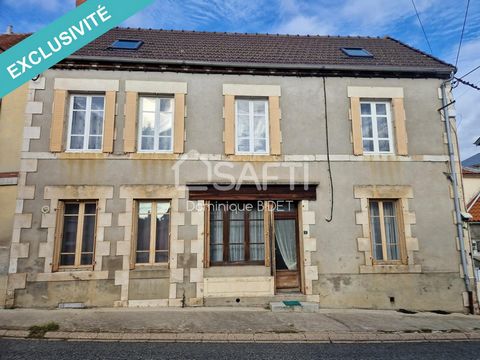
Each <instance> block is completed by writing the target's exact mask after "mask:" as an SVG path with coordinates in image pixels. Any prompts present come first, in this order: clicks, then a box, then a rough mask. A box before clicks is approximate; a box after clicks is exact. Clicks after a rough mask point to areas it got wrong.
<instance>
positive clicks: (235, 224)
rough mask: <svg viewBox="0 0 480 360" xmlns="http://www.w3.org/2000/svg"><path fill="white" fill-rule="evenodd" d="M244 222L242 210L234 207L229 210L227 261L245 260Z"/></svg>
mask: <svg viewBox="0 0 480 360" xmlns="http://www.w3.org/2000/svg"><path fill="white" fill-rule="evenodd" d="M244 235H245V223H244V211H241V210H238V209H235V210H233V211H231V212H230V233H229V244H228V245H229V249H228V255H229V259H228V260H229V261H244V260H245V239H244Z"/></svg>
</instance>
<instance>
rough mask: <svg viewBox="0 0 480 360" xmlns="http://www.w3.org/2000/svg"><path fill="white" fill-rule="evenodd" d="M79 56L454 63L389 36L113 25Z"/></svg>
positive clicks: (407, 65) (423, 65)
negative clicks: (135, 45)
mask: <svg viewBox="0 0 480 360" xmlns="http://www.w3.org/2000/svg"><path fill="white" fill-rule="evenodd" d="M119 39H125V40H142V41H143V42H144V44H143V45H142V46H141V47H140V48H139V49H138V50H134V51H132V50H119V49H112V48H111V45H112V43H113V42H114V41H115V40H119ZM342 47H360V48H364V49H365V50H367V51H368V52H370V53H371V54H372V55H373V57H370V58H352V57H349V56H347V55H346V54H344V53H343V51H342V50H341V48H342ZM74 55H75V56H76V57H79V56H80V57H100V58H118V59H120V58H127V59H133V60H135V59H138V60H139V62H142V61H143V60H156V61H165V62H169V61H172V62H186V63H196V62H198V63H212V65H215V64H223V65H225V64H232V65H234V64H245V65H246V66H248V65H249V64H251V66H255V65H259V64H275V65H277V66H298V65H300V66H309V65H311V66H312V65H313V66H318V67H325V68H328V67H350V68H355V67H362V66H366V67H375V68H378V70H381V68H382V67H383V68H391V67H394V68H402V69H406V70H411V69H415V68H420V69H421V70H427V69H430V70H436V71H443V72H449V71H452V70H453V69H454V68H453V66H452V65H449V64H447V63H445V62H442V61H440V60H438V59H436V58H434V57H432V56H430V55H427V54H425V53H423V52H421V51H419V50H417V49H414V48H412V47H410V46H407V45H405V44H403V43H401V42H399V41H398V40H395V39H392V38H390V37H385V38H370V37H333V36H295V35H269V34H238V33H217V32H195V31H178V30H151V29H148V30H147V29H130V28H115V29H112V30H110V31H109V32H107V33H106V34H104V35H103V36H101V37H99V38H97V39H96V40H94V41H93V42H91V43H90V44H89V45H87V46H85V47H84V48H82V49H80V50H79V51H77V52H76V53H75V54H74Z"/></svg>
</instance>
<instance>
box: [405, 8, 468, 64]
mask: <svg viewBox="0 0 480 360" xmlns="http://www.w3.org/2000/svg"><path fill="white" fill-rule="evenodd" d="M412 1H413V0H412ZM469 6H470V0H468V1H467V8H466V9H465V18H464V19H463V27H462V34H461V35H460V42H459V43H458V51H457V59H456V60H455V67H457V64H458V57H459V56H460V49H461V48H462V41H463V33H464V32H465V24H466V23H467V15H468V8H469Z"/></svg>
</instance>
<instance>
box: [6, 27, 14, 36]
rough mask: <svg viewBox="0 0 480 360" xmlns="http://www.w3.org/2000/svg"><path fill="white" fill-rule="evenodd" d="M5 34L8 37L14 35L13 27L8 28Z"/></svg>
mask: <svg viewBox="0 0 480 360" xmlns="http://www.w3.org/2000/svg"><path fill="white" fill-rule="evenodd" d="M5 34H7V35H12V34H13V26H12V25H8V26H7V31H5Z"/></svg>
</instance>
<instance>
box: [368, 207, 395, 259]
mask: <svg viewBox="0 0 480 360" xmlns="http://www.w3.org/2000/svg"><path fill="white" fill-rule="evenodd" d="M397 206H398V201H397V200H370V202H369V209H370V236H371V241H372V257H373V261H374V262H380V263H385V262H396V261H400V260H401V258H402V256H401V248H400V245H401V238H400V234H399V230H398V229H399V224H398V223H399V220H398V219H399V217H398V212H397Z"/></svg>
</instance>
